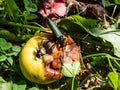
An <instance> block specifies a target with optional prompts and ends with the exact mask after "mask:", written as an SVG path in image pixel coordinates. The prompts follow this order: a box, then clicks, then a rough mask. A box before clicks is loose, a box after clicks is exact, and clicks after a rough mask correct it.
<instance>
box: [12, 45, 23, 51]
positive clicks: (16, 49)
mask: <svg viewBox="0 0 120 90" xmlns="http://www.w3.org/2000/svg"><path fill="white" fill-rule="evenodd" d="M12 50H13V51H15V52H20V50H21V47H20V46H17V45H16V46H13V47H12Z"/></svg>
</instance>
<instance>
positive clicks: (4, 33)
mask: <svg viewBox="0 0 120 90" xmlns="http://www.w3.org/2000/svg"><path fill="white" fill-rule="evenodd" d="M0 38H5V39H7V40H15V39H16V36H15V34H14V33H11V32H10V31H8V30H6V29H2V28H0Z"/></svg>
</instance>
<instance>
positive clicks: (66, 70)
mask: <svg viewBox="0 0 120 90" xmlns="http://www.w3.org/2000/svg"><path fill="white" fill-rule="evenodd" d="M79 72H80V62H79V61H75V62H74V63H73V64H71V63H69V62H65V63H64V64H63V66H62V74H63V75H64V76H66V77H75V75H77V74H78V73H79Z"/></svg>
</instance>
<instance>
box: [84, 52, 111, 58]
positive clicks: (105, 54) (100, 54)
mask: <svg viewBox="0 0 120 90" xmlns="http://www.w3.org/2000/svg"><path fill="white" fill-rule="evenodd" d="M94 56H109V57H111V56H110V55H109V54H107V53H97V54H90V55H86V56H84V57H83V59H87V58H89V57H94ZM111 58H112V57H111Z"/></svg>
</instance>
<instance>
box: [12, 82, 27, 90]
mask: <svg viewBox="0 0 120 90" xmlns="http://www.w3.org/2000/svg"><path fill="white" fill-rule="evenodd" d="M25 89H26V82H25V81H23V80H21V81H19V82H17V83H14V84H13V89H12V90H25Z"/></svg>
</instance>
